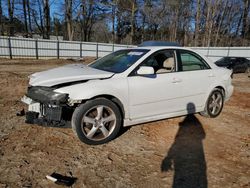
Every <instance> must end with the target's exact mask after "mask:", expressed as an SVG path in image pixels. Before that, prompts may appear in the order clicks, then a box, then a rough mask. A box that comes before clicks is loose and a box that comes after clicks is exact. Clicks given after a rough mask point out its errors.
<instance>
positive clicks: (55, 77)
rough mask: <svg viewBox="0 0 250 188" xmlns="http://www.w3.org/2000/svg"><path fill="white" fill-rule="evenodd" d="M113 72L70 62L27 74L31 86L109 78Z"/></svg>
mask: <svg viewBox="0 0 250 188" xmlns="http://www.w3.org/2000/svg"><path fill="white" fill-rule="evenodd" d="M113 75H114V73H111V72H107V71H102V70H98V69H94V68H91V67H89V66H87V65H83V64H70V65H65V66H62V67H58V68H54V69H49V70H47V71H42V72H37V73H34V74H32V75H30V76H29V78H30V81H29V84H30V85H32V86H54V85H58V84H63V83H70V82H75V81H84V80H90V79H101V78H109V77H111V76H113Z"/></svg>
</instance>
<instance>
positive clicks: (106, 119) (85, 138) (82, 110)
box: [72, 98, 122, 145]
mask: <svg viewBox="0 0 250 188" xmlns="http://www.w3.org/2000/svg"><path fill="white" fill-rule="evenodd" d="M121 122H122V118H121V114H120V111H119V108H118V107H117V106H116V105H115V104H114V103H113V102H111V101H110V100H108V99H105V98H98V99H94V100H90V101H87V102H86V103H84V104H81V105H80V106H79V107H77V108H76V109H75V111H74V113H73V116H72V128H73V131H74V132H75V134H76V135H77V136H78V138H79V139H80V140H81V141H82V142H84V143H86V144H91V145H97V144H104V143H106V142H108V141H110V140H112V139H114V138H115V137H116V135H117V134H118V132H119V130H120V127H121Z"/></svg>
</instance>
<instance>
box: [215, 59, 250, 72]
mask: <svg viewBox="0 0 250 188" xmlns="http://www.w3.org/2000/svg"><path fill="white" fill-rule="evenodd" d="M215 64H216V65H217V66H219V67H226V68H228V69H232V70H233V73H244V72H250V60H248V59H247V58H244V57H223V58H221V59H219V60H218V61H216V62H215Z"/></svg>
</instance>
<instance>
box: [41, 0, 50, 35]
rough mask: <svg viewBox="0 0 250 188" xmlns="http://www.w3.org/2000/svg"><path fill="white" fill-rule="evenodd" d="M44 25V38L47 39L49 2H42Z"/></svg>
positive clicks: (48, 31) (48, 32)
mask: <svg viewBox="0 0 250 188" xmlns="http://www.w3.org/2000/svg"><path fill="white" fill-rule="evenodd" d="M43 12H44V21H45V23H44V25H45V35H44V38H46V39H49V34H50V7H49V0H44V9H43Z"/></svg>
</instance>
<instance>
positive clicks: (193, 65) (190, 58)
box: [180, 50, 209, 71]
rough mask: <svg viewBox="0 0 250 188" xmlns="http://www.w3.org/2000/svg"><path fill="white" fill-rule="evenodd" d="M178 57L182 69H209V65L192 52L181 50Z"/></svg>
mask: <svg viewBox="0 0 250 188" xmlns="http://www.w3.org/2000/svg"><path fill="white" fill-rule="evenodd" d="M180 58H181V63H182V64H181V67H182V71H194V70H203V69H209V66H208V65H207V64H206V63H205V62H204V60H203V59H201V58H200V57H198V56H196V55H195V54H194V53H192V52H189V51H183V50H181V51H180Z"/></svg>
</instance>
